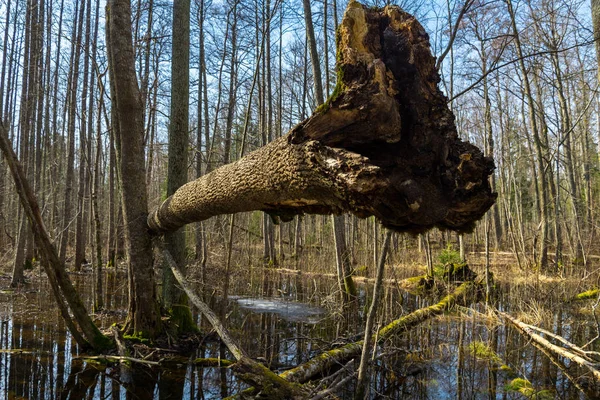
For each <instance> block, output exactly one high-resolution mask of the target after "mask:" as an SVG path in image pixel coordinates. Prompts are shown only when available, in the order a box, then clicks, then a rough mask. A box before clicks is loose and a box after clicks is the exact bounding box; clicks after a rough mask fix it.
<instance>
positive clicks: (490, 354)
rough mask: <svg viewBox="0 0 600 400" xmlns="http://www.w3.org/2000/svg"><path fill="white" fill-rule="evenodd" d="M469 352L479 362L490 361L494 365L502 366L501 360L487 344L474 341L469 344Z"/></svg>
mask: <svg viewBox="0 0 600 400" xmlns="http://www.w3.org/2000/svg"><path fill="white" fill-rule="evenodd" d="M469 351H470V352H471V354H473V355H474V356H475V357H476V358H478V359H480V360H486V361H490V362H492V363H494V364H502V359H501V358H500V356H499V355H498V354H496V352H495V351H494V350H492V348H491V347H490V346H488V344H487V343H484V342H482V341H479V340H476V341H474V342H471V343H469Z"/></svg>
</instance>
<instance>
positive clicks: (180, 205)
mask: <svg viewBox="0 0 600 400" xmlns="http://www.w3.org/2000/svg"><path fill="white" fill-rule="evenodd" d="M337 71H338V83H337V86H336V88H335V91H334V93H333V95H332V96H331V97H330V98H329V99H328V100H327V102H326V103H325V104H323V105H321V106H320V107H319V108H318V109H317V110H316V111H315V113H314V114H313V115H312V116H311V117H310V118H308V119H307V120H305V121H303V122H301V123H300V124H298V125H297V126H295V127H294V128H293V129H292V130H291V131H290V132H289V133H288V134H287V135H285V136H283V137H281V138H279V139H277V140H275V141H273V142H271V143H270V144H268V145H266V146H264V147H262V148H260V149H258V150H256V151H255V152H253V153H250V154H248V155H247V156H245V157H244V158H242V159H240V160H239V161H237V162H235V163H232V164H228V165H225V166H223V167H221V168H219V169H217V170H215V171H213V172H211V173H210V174H207V175H205V176H203V177H201V178H199V179H197V180H195V181H192V182H190V183H188V184H186V185H184V186H182V187H181V188H180V189H179V190H177V192H176V193H175V194H173V195H172V196H171V197H169V198H168V199H167V200H165V201H164V202H163V203H162V205H161V206H160V207H159V208H158V209H156V210H155V211H154V212H152V213H151V214H150V216H149V218H148V224H149V227H150V229H151V230H152V231H153V232H155V233H164V232H169V231H173V230H176V229H178V228H179V227H181V226H183V225H185V224H187V223H190V222H194V221H201V220H204V219H207V218H210V217H212V216H214V215H218V214H226V213H236V212H242V211H252V210H263V211H265V212H267V213H269V214H271V215H272V216H274V217H281V219H282V220H290V219H291V218H292V217H293V216H294V215H296V214H302V213H319V214H329V213H336V214H338V213H343V212H352V213H354V214H356V215H358V216H360V217H368V216H372V215H374V216H375V217H377V218H378V219H379V220H381V222H382V223H383V225H385V226H386V227H388V228H391V229H394V230H396V231H401V232H412V233H417V232H422V231H425V230H427V229H429V228H432V227H435V226H437V227H439V228H445V229H453V230H457V231H469V230H470V229H472V227H473V224H474V222H475V221H476V220H477V219H479V218H480V217H481V216H482V215H483V214H484V213H485V212H486V211H487V210H488V209H489V208H490V207H491V205H492V204H493V203H494V201H495V199H496V194H495V193H493V192H492V190H491V188H490V185H489V183H488V177H489V175H490V174H491V173H492V171H493V169H494V163H493V161H492V159H491V158H488V157H484V156H483V154H482V153H481V151H480V150H479V149H478V148H477V147H475V146H473V145H471V144H469V143H467V142H464V141H462V140H460V139H459V138H458V135H457V131H456V127H455V124H454V116H453V114H452V112H451V111H450V110H449V108H448V106H447V99H446V97H445V96H444V95H443V94H442V92H441V91H440V90H439V88H438V83H439V81H440V77H439V74H438V72H437V70H436V68H435V58H434V57H433V56H432V55H431V50H430V46H429V37H428V35H427V33H426V32H425V30H424V29H423V27H422V26H421V24H420V23H419V22H418V21H417V20H416V19H415V18H414V17H413V16H411V15H409V14H407V13H406V12H404V11H402V10H401V9H400V8H398V7H397V6H387V7H385V8H383V9H377V8H367V7H365V6H363V5H361V4H359V3H357V2H356V1H351V2H350V4H349V5H348V8H347V9H346V12H345V14H344V18H343V21H342V23H341V25H340V28H339V31H338V60H337Z"/></svg>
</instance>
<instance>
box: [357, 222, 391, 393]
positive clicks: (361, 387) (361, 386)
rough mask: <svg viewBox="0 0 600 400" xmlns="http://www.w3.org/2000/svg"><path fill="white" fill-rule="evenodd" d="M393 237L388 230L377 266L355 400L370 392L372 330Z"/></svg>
mask: <svg viewBox="0 0 600 400" xmlns="http://www.w3.org/2000/svg"><path fill="white" fill-rule="evenodd" d="M391 237H392V231H390V230H388V231H387V232H386V234H385V239H384V241H383V246H381V257H380V258H379V262H378V264H379V265H378V266H377V276H376V278H375V287H374V288H373V300H372V301H371V306H370V307H369V313H368V314H367V323H366V324H365V337H364V339H363V348H362V353H361V357H360V366H359V368H358V384H357V385H356V394H355V395H354V399H355V400H363V399H365V398H366V397H367V396H368V394H369V390H368V388H369V376H368V373H369V363H370V359H371V356H372V354H371V352H372V350H373V345H374V342H375V340H374V339H375V337H373V336H372V334H371V331H372V330H373V326H374V325H375V318H376V317H377V309H378V308H379V302H380V301H381V288H382V286H383V273H384V267H385V261H386V259H387V253H388V250H389V248H390V238H391Z"/></svg>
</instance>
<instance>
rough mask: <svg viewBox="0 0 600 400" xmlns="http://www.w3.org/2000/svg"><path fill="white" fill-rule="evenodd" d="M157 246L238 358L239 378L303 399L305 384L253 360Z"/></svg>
mask: <svg viewBox="0 0 600 400" xmlns="http://www.w3.org/2000/svg"><path fill="white" fill-rule="evenodd" d="M156 245H157V247H158V248H159V249H160V250H161V251H162V252H163V255H164V257H165V261H166V262H167V264H168V265H169V268H170V269H171V271H172V272H173V276H174V277H175V279H176V280H177V282H178V283H179V285H180V286H181V289H182V290H183V291H184V292H185V294H186V295H187V296H188V298H189V299H190V301H191V302H192V303H193V304H194V305H195V306H196V307H197V308H198V310H200V312H201V313H202V314H203V315H204V316H205V317H206V318H207V319H208V322H210V324H211V326H212V327H213V329H214V330H215V331H216V332H217V333H218V335H219V337H220V338H221V340H222V341H223V343H224V344H225V345H226V346H227V348H228V349H229V351H230V352H231V354H232V355H233V356H234V357H235V359H236V362H235V363H234V364H233V365H231V368H232V369H233V371H234V372H235V373H236V374H237V375H238V377H239V378H240V379H241V380H243V381H244V382H246V383H249V384H251V385H253V386H255V387H257V388H260V390H261V392H262V394H264V395H265V396H267V397H268V398H285V399H293V398H299V399H300V398H304V397H305V391H304V390H303V388H302V387H300V386H299V385H297V384H295V383H293V382H289V381H287V380H285V379H284V378H282V377H281V376H279V375H277V374H276V373H275V372H273V371H271V370H270V369H268V368H267V367H265V366H264V365H262V364H261V363H259V362H257V361H254V360H253V359H251V358H250V357H249V356H248V355H247V354H246V352H245V351H244V350H243V349H242V348H241V347H240V346H239V345H238V344H237V343H236V341H235V340H234V339H233V337H232V336H231V335H230V334H229V331H228V330H227V328H226V327H225V326H224V325H223V323H222V322H221V320H220V319H219V317H217V315H216V314H215V313H214V312H213V311H212V310H211V309H210V307H209V306H208V305H207V304H206V303H204V302H203V301H202V300H201V299H200V298H199V297H198V296H196V294H195V293H194V291H193V290H192V289H191V288H190V287H189V285H188V284H187V281H186V280H185V277H184V276H183V274H182V273H181V271H179V269H178V267H177V263H175V260H174V259H173V256H172V255H171V253H169V251H168V250H166V249H165V248H164V245H163V244H162V243H161V242H159V241H157V242H156Z"/></svg>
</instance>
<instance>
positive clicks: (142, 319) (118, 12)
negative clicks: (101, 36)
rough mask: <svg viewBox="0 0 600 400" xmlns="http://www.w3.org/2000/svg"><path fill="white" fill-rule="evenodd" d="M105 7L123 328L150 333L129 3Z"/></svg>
mask: <svg viewBox="0 0 600 400" xmlns="http://www.w3.org/2000/svg"><path fill="white" fill-rule="evenodd" d="M106 7H107V8H106V18H107V49H108V59H109V65H110V67H109V74H110V80H111V92H112V93H111V96H112V98H113V108H114V112H115V113H116V118H115V122H116V126H113V129H114V134H115V139H116V147H117V161H118V164H119V174H120V177H121V184H122V190H121V204H122V207H123V217H124V220H125V246H126V248H127V261H128V264H129V279H130V282H129V283H130V294H129V316H128V320H127V323H126V330H127V331H128V332H133V333H135V334H137V335H140V336H143V337H147V338H154V337H155V336H157V335H158V333H160V331H161V320H160V313H159V306H158V302H157V300H156V290H155V287H154V271H153V269H152V265H153V256H152V243H151V238H150V235H149V234H148V230H147V226H146V224H145V220H146V217H147V210H148V204H147V193H146V177H145V171H144V144H143V138H144V125H143V121H142V116H143V112H142V103H141V100H140V95H139V93H140V92H139V89H138V85H137V78H136V74H135V69H134V65H135V63H134V57H133V55H134V53H133V44H132V37H131V32H132V29H131V5H130V3H129V1H128V0H110V1H109V2H108V3H107V6H106Z"/></svg>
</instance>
